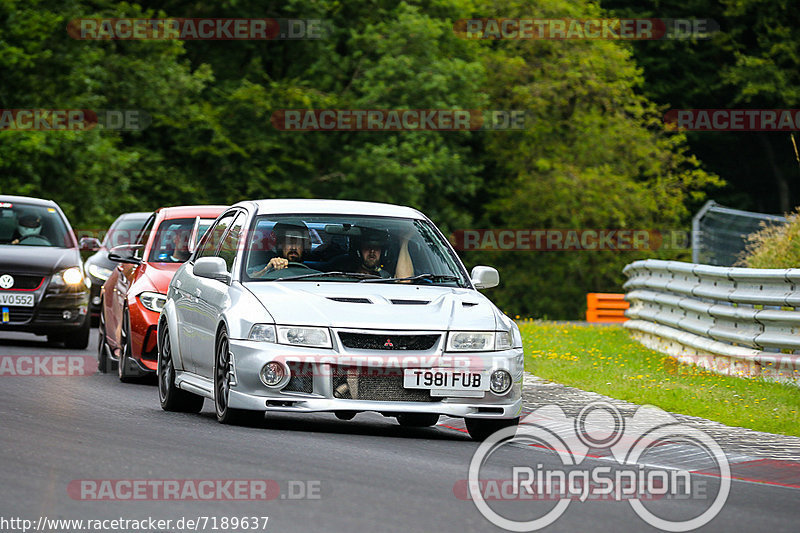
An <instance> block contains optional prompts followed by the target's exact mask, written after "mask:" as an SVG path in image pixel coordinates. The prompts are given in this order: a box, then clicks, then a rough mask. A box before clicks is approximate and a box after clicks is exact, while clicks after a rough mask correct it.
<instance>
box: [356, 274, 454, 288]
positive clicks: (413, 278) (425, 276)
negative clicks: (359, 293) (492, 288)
mask: <svg viewBox="0 0 800 533" xmlns="http://www.w3.org/2000/svg"><path fill="white" fill-rule="evenodd" d="M420 279H429V280H431V281H434V282H436V281H460V280H459V279H458V278H457V277H456V276H448V275H443V274H420V275H419V276H411V277H409V278H377V279H362V280H361V281H359V283H381V282H384V281H417V280H420ZM460 285H461V283H459V286H460Z"/></svg>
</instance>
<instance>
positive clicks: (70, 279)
mask: <svg viewBox="0 0 800 533" xmlns="http://www.w3.org/2000/svg"><path fill="white" fill-rule="evenodd" d="M81 282H85V284H86V286H87V287H91V286H92V282H91V281H89V278H84V277H83V272H81V269H80V268H78V267H72V268H68V269H66V270H62V271H61V272H56V273H55V274H53V278H52V286H53V287H64V286H65V285H67V286H75V285H79V284H80V283H81Z"/></svg>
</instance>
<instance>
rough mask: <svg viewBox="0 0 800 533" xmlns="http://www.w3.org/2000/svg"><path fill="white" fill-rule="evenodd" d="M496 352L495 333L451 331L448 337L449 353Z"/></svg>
mask: <svg viewBox="0 0 800 533" xmlns="http://www.w3.org/2000/svg"><path fill="white" fill-rule="evenodd" d="M490 350H494V331H451V332H450V333H449V334H448V335H447V351H448V352H485V351H490Z"/></svg>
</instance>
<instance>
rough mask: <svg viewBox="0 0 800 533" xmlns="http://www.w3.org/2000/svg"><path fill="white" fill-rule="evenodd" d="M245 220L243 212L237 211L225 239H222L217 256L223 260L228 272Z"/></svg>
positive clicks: (240, 239)
mask: <svg viewBox="0 0 800 533" xmlns="http://www.w3.org/2000/svg"><path fill="white" fill-rule="evenodd" d="M246 220H247V215H246V214H245V213H239V214H238V215H237V216H236V220H234V221H233V223H232V224H231V229H230V231H228V234H227V235H225V240H223V241H222V246H220V249H219V256H220V257H221V258H223V259H224V260H225V264H226V265H227V266H228V272H231V269H232V268H233V260H234V259H235V258H236V252H237V251H238V249H239V246H241V245H242V244H243V243H242V236H243V235H244V223H245V221H246Z"/></svg>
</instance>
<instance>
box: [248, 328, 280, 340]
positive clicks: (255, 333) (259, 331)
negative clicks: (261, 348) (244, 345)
mask: <svg viewBox="0 0 800 533" xmlns="http://www.w3.org/2000/svg"><path fill="white" fill-rule="evenodd" d="M247 338H248V340H251V341H262V342H277V340H278V339H277V336H276V335H275V326H274V325H272V324H253V327H252V328H250V335H248V336H247Z"/></svg>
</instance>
